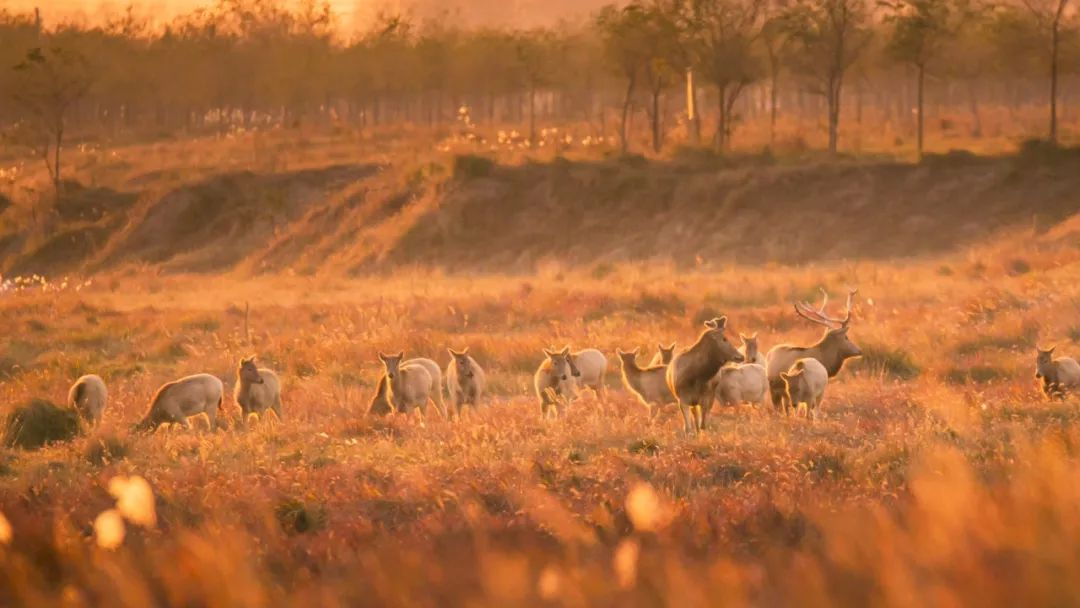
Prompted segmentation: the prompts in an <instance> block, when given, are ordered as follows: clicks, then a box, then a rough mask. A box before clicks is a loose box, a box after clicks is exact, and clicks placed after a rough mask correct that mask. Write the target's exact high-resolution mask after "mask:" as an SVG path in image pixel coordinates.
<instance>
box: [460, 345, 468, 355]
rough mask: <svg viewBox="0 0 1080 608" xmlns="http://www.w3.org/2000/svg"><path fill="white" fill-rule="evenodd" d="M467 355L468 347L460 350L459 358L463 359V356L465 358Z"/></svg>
mask: <svg viewBox="0 0 1080 608" xmlns="http://www.w3.org/2000/svg"><path fill="white" fill-rule="evenodd" d="M468 354H469V347H468V346H466V347H465V348H463V349H461V356H462V357H464V356H466V355H468Z"/></svg>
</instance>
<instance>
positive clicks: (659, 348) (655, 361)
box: [649, 342, 675, 367]
mask: <svg viewBox="0 0 1080 608" xmlns="http://www.w3.org/2000/svg"><path fill="white" fill-rule="evenodd" d="M674 357H675V342H672V343H671V344H670V345H668V346H664V345H663V344H657V345H656V354H655V355H653V358H652V360H651V361H649V367H656V366H657V365H667V364H669V363H671V359H672V358H674Z"/></svg>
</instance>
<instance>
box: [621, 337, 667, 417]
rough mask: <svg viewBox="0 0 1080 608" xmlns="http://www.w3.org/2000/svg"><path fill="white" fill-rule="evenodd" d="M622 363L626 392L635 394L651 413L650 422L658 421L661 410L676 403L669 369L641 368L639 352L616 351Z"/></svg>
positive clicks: (651, 366) (657, 366) (654, 366)
mask: <svg viewBox="0 0 1080 608" xmlns="http://www.w3.org/2000/svg"><path fill="white" fill-rule="evenodd" d="M615 354H617V355H618V356H619V361H620V362H621V363H622V380H623V385H625V386H626V390H628V391H630V392H631V393H633V394H634V396H635V397H637V398H638V401H640V402H641V403H642V405H644V406H645V408H646V409H647V410H648V412H649V422H653V421H654V420H656V416H657V414H659V413H660V408H661V407H662V406H664V405H667V404H669V403H675V395H672V394H671V389H670V388H668V385H667V367H666V366H664V365H650V366H649V367H646V368H641V367H639V366H638V364H637V351H630V352H625V351H623V350H622V349H615Z"/></svg>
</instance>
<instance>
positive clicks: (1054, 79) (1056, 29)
mask: <svg viewBox="0 0 1080 608" xmlns="http://www.w3.org/2000/svg"><path fill="white" fill-rule="evenodd" d="M1059 1H1060V3H1061V5H1062V6H1064V4H1065V2H1066V1H1067V0H1059ZM1060 14H1061V13H1060V11H1059V12H1058V15H1059V17H1058V18H1055V19H1054V26H1053V29H1052V30H1051V34H1050V143H1052V144H1057V140H1058V136H1057V96H1058V47H1059V46H1060Z"/></svg>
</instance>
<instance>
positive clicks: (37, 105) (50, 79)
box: [12, 46, 93, 194]
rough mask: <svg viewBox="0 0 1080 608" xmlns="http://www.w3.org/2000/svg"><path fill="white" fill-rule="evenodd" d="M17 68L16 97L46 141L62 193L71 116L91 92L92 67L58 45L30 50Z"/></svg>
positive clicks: (50, 166)
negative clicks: (66, 129) (63, 159)
mask: <svg viewBox="0 0 1080 608" xmlns="http://www.w3.org/2000/svg"><path fill="white" fill-rule="evenodd" d="M14 69H15V71H16V73H17V82H16V88H15V90H14V91H13V93H12V96H13V98H14V100H15V101H16V102H17V103H18V104H19V105H20V106H22V107H23V108H24V109H25V110H26V112H27V113H28V114H29V115H30V117H31V119H32V121H33V123H34V128H35V131H36V132H37V133H38V134H39V135H40V137H41V139H42V140H43V141H42V147H41V150H42V157H43V159H44V161H45V166H46V167H47V168H48V170H49V176H50V177H51V178H52V182H53V187H54V188H55V190H56V192H57V194H59V192H60V185H61V182H60V180H61V171H60V169H61V165H60V158H61V156H60V154H61V150H62V148H63V145H64V127H65V124H66V120H67V114H68V112H69V110H71V108H72V106H74V105H75V103H76V102H78V101H79V100H80V99H82V98H83V96H84V95H86V93H87V91H89V90H90V85H91V83H92V81H93V79H92V77H91V72H90V67H89V64H88V62H87V60H86V58H85V57H84V56H83V55H82V54H81V53H79V52H77V51H73V50H70V49H66V48H62V47H55V46H54V47H46V48H44V49H43V48H32V49H30V50H29V51H28V52H27V53H26V57H25V59H23V61H21V62H20V63H19V64H18V65H16V66H15V68H14ZM50 148H51V156H52V159H51V160H50V158H49V157H50Z"/></svg>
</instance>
